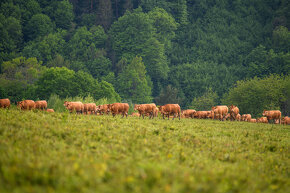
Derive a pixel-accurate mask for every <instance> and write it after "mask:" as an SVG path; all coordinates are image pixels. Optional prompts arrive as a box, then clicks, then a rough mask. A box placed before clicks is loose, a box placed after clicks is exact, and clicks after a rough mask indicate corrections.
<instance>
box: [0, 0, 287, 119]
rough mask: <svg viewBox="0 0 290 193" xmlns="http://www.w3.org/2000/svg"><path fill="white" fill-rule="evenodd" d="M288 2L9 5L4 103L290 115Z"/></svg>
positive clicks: (8, 0)
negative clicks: (215, 108) (92, 103)
mask: <svg viewBox="0 0 290 193" xmlns="http://www.w3.org/2000/svg"><path fill="white" fill-rule="evenodd" d="M289 14H290V2H289V1H287V0H158V1H157V0H70V1H68V0H63V1H58V0H24V1H23V0H2V1H1V3H0V64H1V68H0V98H5V97H9V98H10V99H11V100H12V101H13V102H15V101H18V100H21V99H28V98H29V99H35V100H37V99H46V100H48V99H49V98H50V97H51V96H55V95H57V96H58V97H60V98H65V97H75V96H79V97H86V96H91V97H92V98H94V99H95V100H98V99H102V98H107V99H109V100H110V101H123V102H130V103H149V102H155V103H156V104H159V105H162V104H165V103H179V104H180V105H181V106H182V108H195V109H197V110H207V109H209V108H210V107H211V106H212V105H216V104H231V103H232V104H235V105H238V106H239V107H240V109H241V113H246V112H247V113H252V114H253V115H260V114H261V113H262V111H263V109H280V110H282V113H283V114H284V115H287V114H288V115H289V114H290V76H289V72H290V54H289V49H290V32H289V27H290V23H289V22H290V20H289V19H290V16H289Z"/></svg>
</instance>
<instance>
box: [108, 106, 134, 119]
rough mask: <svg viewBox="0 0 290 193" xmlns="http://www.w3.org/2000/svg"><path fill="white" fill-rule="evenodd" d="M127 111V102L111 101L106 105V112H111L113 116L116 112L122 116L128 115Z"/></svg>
mask: <svg viewBox="0 0 290 193" xmlns="http://www.w3.org/2000/svg"><path fill="white" fill-rule="evenodd" d="M128 111H129V104H128V103H113V104H109V105H108V112H111V113H112V115H113V117H115V116H116V115H117V114H122V115H123V116H122V117H124V116H125V115H126V117H128Z"/></svg>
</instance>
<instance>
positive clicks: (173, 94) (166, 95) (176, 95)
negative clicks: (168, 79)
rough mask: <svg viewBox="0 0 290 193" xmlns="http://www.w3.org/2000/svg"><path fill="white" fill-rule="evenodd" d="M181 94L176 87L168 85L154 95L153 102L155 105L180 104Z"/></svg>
mask: <svg viewBox="0 0 290 193" xmlns="http://www.w3.org/2000/svg"><path fill="white" fill-rule="evenodd" d="M182 95H183V94H182V93H180V92H179V91H178V89H177V88H174V87H172V86H171V85H168V86H166V87H165V88H163V89H162V90H161V92H160V95H159V96H157V97H155V102H156V104H157V105H165V104H181V102H182Z"/></svg>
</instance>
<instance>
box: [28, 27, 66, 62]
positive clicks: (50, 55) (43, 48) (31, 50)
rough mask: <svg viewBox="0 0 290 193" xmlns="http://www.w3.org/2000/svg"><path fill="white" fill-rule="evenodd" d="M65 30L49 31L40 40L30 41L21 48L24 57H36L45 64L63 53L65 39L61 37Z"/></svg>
mask: <svg viewBox="0 0 290 193" xmlns="http://www.w3.org/2000/svg"><path fill="white" fill-rule="evenodd" d="M65 34H66V32H65V31H59V32H57V33H50V34H48V35H46V36H44V37H43V39H42V40H40V41H39V40H34V41H30V42H29V44H27V45H26V46H25V47H24V49H23V55H24V56H26V57H37V59H38V60H41V61H43V62H44V63H45V64H46V63H47V62H48V61H51V60H53V59H54V58H55V57H56V56H57V55H62V54H64V47H65V40H64V39H63V37H64V35H65Z"/></svg>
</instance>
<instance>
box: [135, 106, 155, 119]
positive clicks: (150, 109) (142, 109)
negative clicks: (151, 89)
mask: <svg viewBox="0 0 290 193" xmlns="http://www.w3.org/2000/svg"><path fill="white" fill-rule="evenodd" d="M155 109H156V105H155V104H154V103H151V104H140V105H138V104H135V105H134V110H137V111H138V112H139V114H140V117H141V116H142V117H143V119H144V116H145V115H147V114H149V119H151V118H152V119H153V118H154V112H155Z"/></svg>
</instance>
